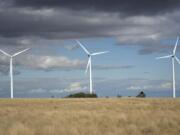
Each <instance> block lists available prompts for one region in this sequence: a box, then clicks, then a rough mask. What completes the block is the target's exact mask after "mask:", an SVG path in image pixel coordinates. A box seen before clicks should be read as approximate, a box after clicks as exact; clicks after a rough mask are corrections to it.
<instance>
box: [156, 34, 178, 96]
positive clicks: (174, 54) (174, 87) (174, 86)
mask: <svg viewBox="0 0 180 135" xmlns="http://www.w3.org/2000/svg"><path fill="white" fill-rule="evenodd" d="M178 41H179V37H177V40H176V44H175V47H174V50H173V53H172V54H171V55H167V56H163V57H157V58H156V59H165V58H171V60H172V68H173V98H176V84H175V83H176V82H175V65H174V64H175V63H174V60H176V61H177V62H178V63H179V64H180V60H179V59H178V57H177V56H176V49H177V45H178Z"/></svg>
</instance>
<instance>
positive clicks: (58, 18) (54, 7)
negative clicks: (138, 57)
mask: <svg viewBox="0 0 180 135" xmlns="http://www.w3.org/2000/svg"><path fill="white" fill-rule="evenodd" d="M179 3H180V1H178V0H157V1H152V0H146V1H145V0H138V1H137V0H131V1H130V0H126V1H125V0H121V1H120V0H112V1H104V0H97V1H94V0H91V1H85V0H82V1H81V0H77V1H64V0H28V1H27V0H0V46H1V48H2V47H4V48H5V47H6V48H7V47H12V48H15V47H19V46H20V47H19V48H21V47H22V48H23V46H28V45H30V46H31V45H33V44H36V45H37V44H38V43H39V42H38V40H44V41H46V43H47V42H48V44H52V41H53V40H59V39H63V40H64V39H74V38H91V37H115V38H117V39H118V41H120V42H119V44H120V45H129V44H131V45H132V46H139V47H140V50H139V54H151V53H154V52H161V49H162V46H161V39H162V38H163V39H169V38H171V39H172V38H175V37H176V36H177V35H178V34H179V31H180V27H179V23H180V19H179V18H180V11H179V9H178V7H179V6H180V5H179ZM34 39H35V40H34ZM52 39H53V40H52ZM27 41H28V42H27ZM39 46H44V44H43V43H41V44H39ZM171 46H172V44H171ZM169 47H170V45H168V47H166V48H167V49H166V50H168V49H169ZM74 48H76V46H72V47H70V46H67V47H66V49H69V50H71V49H74ZM163 48H164V46H163ZM9 50H11V49H9Z"/></svg>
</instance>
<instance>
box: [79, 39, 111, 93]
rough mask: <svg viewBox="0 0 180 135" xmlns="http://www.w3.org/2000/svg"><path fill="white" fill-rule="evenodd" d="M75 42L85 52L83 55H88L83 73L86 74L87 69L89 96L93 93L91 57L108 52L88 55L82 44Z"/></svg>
mask: <svg viewBox="0 0 180 135" xmlns="http://www.w3.org/2000/svg"><path fill="white" fill-rule="evenodd" d="M76 42H77V43H78V44H79V46H80V47H81V48H82V49H83V50H84V51H85V53H86V54H87V55H88V63H87V67H86V71H85V73H87V71H88V69H89V81H90V86H89V87H90V94H92V93H93V84H92V56H96V55H100V54H104V53H108V52H109V51H104V52H95V53H90V52H89V51H88V50H87V49H86V48H85V47H84V46H83V45H82V44H81V42H80V41H78V40H76Z"/></svg>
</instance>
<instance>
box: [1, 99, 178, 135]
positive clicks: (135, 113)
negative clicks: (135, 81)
mask: <svg viewBox="0 0 180 135" xmlns="http://www.w3.org/2000/svg"><path fill="white" fill-rule="evenodd" d="M179 125H180V99H135V98H122V99H111V98H109V99H13V100H10V99H0V135H178V134H179V133H180V126H179Z"/></svg>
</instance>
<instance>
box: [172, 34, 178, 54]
mask: <svg viewBox="0 0 180 135" xmlns="http://www.w3.org/2000/svg"><path fill="white" fill-rule="evenodd" d="M178 41H179V37H177V40H176V44H175V47H174V50H173V54H174V55H175V53H176V49H177V45H178Z"/></svg>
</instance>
